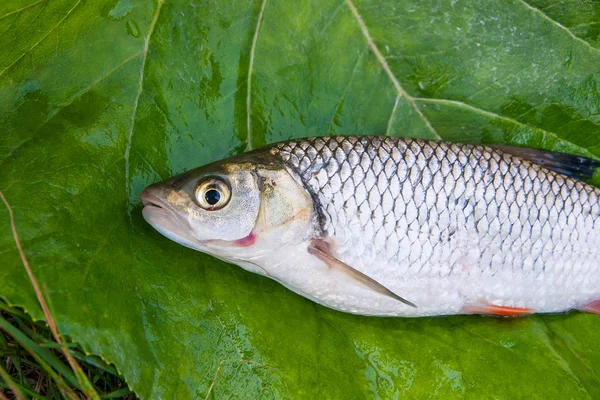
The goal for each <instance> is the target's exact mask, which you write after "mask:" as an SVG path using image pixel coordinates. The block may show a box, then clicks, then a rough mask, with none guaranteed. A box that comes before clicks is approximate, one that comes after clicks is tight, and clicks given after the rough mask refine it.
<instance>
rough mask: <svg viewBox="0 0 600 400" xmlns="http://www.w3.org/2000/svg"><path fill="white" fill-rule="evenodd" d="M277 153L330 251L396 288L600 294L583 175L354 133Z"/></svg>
mask: <svg viewBox="0 0 600 400" xmlns="http://www.w3.org/2000/svg"><path fill="white" fill-rule="evenodd" d="M270 151H271V153H272V154H274V155H277V156H279V157H281V159H282V160H283V161H284V163H285V164H286V166H287V167H288V168H289V169H290V170H291V171H292V172H293V173H294V174H296V176H297V177H298V178H299V180H300V181H301V182H302V184H303V185H305V186H306V187H307V189H309V190H310V191H311V192H312V193H313V194H314V196H316V198H317V199H318V201H317V205H316V206H317V207H318V208H319V210H318V211H319V213H320V215H321V216H322V218H321V221H320V229H321V232H320V234H321V236H322V237H323V238H325V239H328V240H330V241H331V242H332V243H333V244H334V249H335V256H336V257H337V258H338V259H339V260H341V261H342V262H344V263H346V264H348V265H350V266H352V267H353V268H355V269H357V270H359V271H361V272H362V273H364V274H366V275H368V276H369V277H371V278H373V279H375V280H376V281H377V282H380V283H381V284H383V285H384V286H386V287H391V288H398V290H399V293H402V294H403V293H405V292H407V291H408V292H411V288H412V289H415V285H417V289H420V288H421V287H422V288H423V289H426V290H434V288H432V287H430V286H431V285H432V284H436V283H438V282H439V279H446V280H447V282H446V283H447V285H446V288H445V289H444V290H446V291H454V292H458V293H459V296H458V297H459V298H460V299H463V300H464V301H467V302H468V301H473V302H476V301H487V302H492V301H495V302H499V303H501V304H502V305H504V306H513V307H525V306H526V307H530V308H534V309H536V310H540V311H546V312H549V311H556V310H559V311H560V310H564V309H566V308H576V307H580V306H582V304H583V303H582V302H585V301H590V300H593V296H597V297H600V296H599V295H600V293H599V292H600V263H598V262H597V260H598V257H600V226H599V225H600V223H599V222H598V216H599V215H600V207H599V205H598V198H599V195H600V192H599V190H598V189H596V188H594V187H592V186H590V185H587V184H585V183H583V182H581V181H577V180H574V179H571V178H568V177H566V176H563V175H561V174H558V173H555V172H553V171H550V170H547V169H545V168H543V167H541V166H539V165H537V164H534V163H532V162H530V161H528V160H525V159H522V158H520V157H518V156H514V155H511V154H508V153H506V152H505V151H503V150H501V149H494V148H490V147H486V146H481V145H467V144H452V143H444V142H430V141H424V140H417V139H399V138H380V137H351V136H350V137H325V138H311V139H302V140H296V141H294V140H292V141H288V142H283V143H280V144H276V145H275V146H274V147H272V148H271V150H270ZM432 278H435V279H432ZM565 282H566V283H567V285H565ZM478 283H481V284H478ZM484 283H485V284H484ZM411 285H412V286H411ZM419 285H420V286H419ZM412 291H413V292H414V290H412ZM542 292H543V293H544V294H545V295H543V296H540V295H539V294H540V293H542ZM455 294H456V293H441V295H440V296H441V297H442V298H444V297H447V299H448V301H449V302H452V301H455V302H456V301H457V300H456V299H457V296H455ZM407 298H408V297H407ZM409 299H410V298H409ZM458 306H464V304H457V305H456V307H458ZM449 307H450V308H452V307H451V306H449ZM424 310H425V311H423V310H422V311H421V312H422V313H427V311H426V310H427V306H425V308H424ZM454 311H456V312H458V311H460V310H454Z"/></svg>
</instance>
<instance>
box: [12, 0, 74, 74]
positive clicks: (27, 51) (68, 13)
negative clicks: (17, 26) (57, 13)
mask: <svg viewBox="0 0 600 400" xmlns="http://www.w3.org/2000/svg"><path fill="white" fill-rule="evenodd" d="M80 3H81V0H77V3H75V5H74V6H73V7H72V8H71V9H70V10H69V11H68V12H67V13H66V14H65V16H64V17H62V19H61V20H60V21H58V23H57V24H56V25H54V26H53V27H52V29H50V30H49V31H48V32H47V33H46V34H45V35H44V36H42V38H41V39H40V40H38V41H37V42H36V43H35V44H34V45H33V46H31V47H30V48H29V49H27V50H26V51H25V52H24V53H23V54H21V55H20V56H19V57H17V58H16V59H15V60H14V61H13V62H12V63H10V64H9V65H8V66H6V67H5V68H4V69H3V70H2V71H0V76H2V74H4V73H5V72H6V71H7V70H8V69H10V67H12V66H13V65H15V64H16V63H17V62H18V61H19V60H20V59H21V58H23V57H25V55H27V54H28V53H29V52H30V51H31V50H33V49H34V48H35V47H36V46H37V45H39V44H40V43H42V42H43V41H44V39H46V38H47V37H48V35H50V34H51V33H52V32H53V31H54V30H55V29H56V28H58V26H59V25H60V24H62V23H63V22H64V21H65V20H66V19H67V17H68V16H69V15H71V13H72V12H73V10H74V9H75V8H77V6H78V5H79V4H80Z"/></svg>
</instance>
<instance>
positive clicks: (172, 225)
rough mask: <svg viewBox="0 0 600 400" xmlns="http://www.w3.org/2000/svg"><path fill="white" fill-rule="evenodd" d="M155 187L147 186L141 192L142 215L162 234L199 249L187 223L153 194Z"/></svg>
mask: <svg viewBox="0 0 600 400" xmlns="http://www.w3.org/2000/svg"><path fill="white" fill-rule="evenodd" d="M155 190H156V189H155V188H154V187H152V186H149V187H147V188H146V189H144V191H143V192H142V194H141V196H140V197H141V200H142V204H143V205H144V208H143V209H142V216H143V217H144V219H145V220H146V222H148V223H149V224H150V225H151V226H152V227H153V228H154V229H156V230H157V231H158V232H159V233H160V234H162V235H163V236H165V237H167V238H169V239H171V240H173V241H174V242H177V243H179V244H181V245H183V246H186V247H190V248H192V249H196V250H198V249H199V244H200V241H199V240H197V239H196V238H195V237H194V236H193V235H192V234H191V228H190V226H189V224H188V223H187V222H186V221H184V220H182V218H181V217H180V216H179V215H178V214H177V211H176V210H174V209H173V207H171V205H169V204H168V203H167V202H165V201H164V200H162V199H161V198H160V197H158V196H157V195H155V194H154V193H153V192H155Z"/></svg>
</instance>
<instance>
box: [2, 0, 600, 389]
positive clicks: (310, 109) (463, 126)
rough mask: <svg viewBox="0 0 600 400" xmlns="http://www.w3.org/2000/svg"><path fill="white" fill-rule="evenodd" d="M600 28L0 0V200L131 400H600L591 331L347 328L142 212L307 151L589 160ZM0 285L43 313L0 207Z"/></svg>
mask: <svg viewBox="0 0 600 400" xmlns="http://www.w3.org/2000/svg"><path fill="white" fill-rule="evenodd" d="M261 9H262V13H261ZM599 17H600V11H599V9H598V6H597V4H596V3H595V2H593V1H585V0H572V1H567V2H558V1H555V2H553V1H546V0H535V1H531V0H529V1H524V0H514V1H503V2H496V1H460V0H458V1H457V0H453V1H437V0H436V1H410V0H402V1H378V2H374V1H356V0H352V1H350V0H347V1H341V0H336V1H329V0H325V1H318V2H317V1H315V2H313V3H310V2H283V1H275V0H270V1H268V2H266V0H253V1H244V2H237V1H236V2H234V1H229V2H227V1H219V2H196V1H179V0H165V1H164V2H163V1H162V0H159V1H154V2H152V1H147V0H144V1H142V0H107V1H105V2H95V1H86V0H37V1H36V0H8V1H4V2H2V3H1V4H0V49H1V50H0V190H2V191H3V192H4V194H5V196H6V197H7V198H8V200H9V201H10V202H11V204H12V207H13V210H14V213H15V217H16V223H17V227H18V230H19V233H20V236H21V239H22V242H23V246H24V250H25V253H26V255H27V257H28V259H29V261H30V264H31V265H32V268H33V269H34V272H35V274H36V275H37V277H38V280H39V281H40V282H41V284H42V286H43V287H44V288H45V289H44V290H45V291H46V292H47V295H48V298H49V302H50V305H51V308H52V310H53V312H54V315H55V316H56V319H57V320H58V322H59V325H60V329H61V331H62V332H63V333H64V334H67V335H69V336H70V337H72V338H73V339H75V340H77V341H78V342H80V343H81V344H82V346H83V347H84V348H85V349H87V350H88V351H89V352H92V353H96V354H99V355H101V356H102V357H103V358H105V359H106V360H108V361H110V362H112V363H114V364H115V365H116V366H117V367H118V369H119V370H120V371H121V372H122V374H123V375H124V376H125V377H126V379H127V380H128V382H129V384H130V385H131V386H132V387H133V388H134V389H135V391H136V392H137V393H138V394H139V395H141V396H142V397H144V398H147V397H165V398H173V397H174V396H178V397H183V398H188V397H199V398H204V397H205V396H206V394H207V392H208V391H209V388H210V387H211V383H212V382H213V379H214V378H215V376H216V372H217V368H218V366H219V364H220V363H222V364H221V369H220V370H219V373H218V375H217V376H216V380H214V387H212V389H211V392H210V396H211V397H214V398H239V397H245V398H257V397H262V398H312V397H318V398H356V397H361V398H362V397H378V398H399V397H406V398H422V397H441V398H449V397H461V398H463V397H467V398H522V397H527V398H557V397H559V396H560V397H561V398H565V397H569V398H578V399H579V398H583V399H585V398H598V397H599V396H600V378H599V376H598V375H599V374H600V371H599V370H598V365H600V348H598V346H597V342H598V332H599V331H600V319H599V318H598V317H597V316H593V315H586V314H580V313H572V314H569V315H553V316H532V317H527V318H521V319H515V320H506V319H496V318H485V317H479V316H473V317H465V316H463V317H450V318H428V319H378V318H364V317H357V316H352V315H345V314H342V313H339V312H335V311H332V310H329V309H326V308H324V307H321V306H318V305H316V304H314V303H311V302H310V301H308V300H306V299H304V298H301V297H299V296H297V295H295V294H293V293H291V292H290V291H288V290H286V289H284V288H283V287H282V286H280V285H279V284H277V283H275V282H272V281H270V280H268V279H265V278H262V277H259V276H256V275H252V274H250V273H247V272H245V271H243V270H241V269H240V268H239V267H235V266H231V265H227V264H225V263H223V262H220V261H217V260H216V259H214V258H211V257H209V256H206V255H203V254H200V253H197V252H194V251H192V250H189V249H185V248H183V247H181V246H179V245H177V244H175V243H173V242H171V241H169V240H167V239H165V238H164V237H162V236H160V235H159V234H158V233H157V232H155V231H154V230H153V229H152V228H151V227H150V226H149V225H147V224H146V223H145V222H144V221H143V219H142V218H141V214H140V209H141V207H140V203H139V200H138V199H139V193H140V192H141V190H142V189H143V188H144V187H145V186H146V185H148V184H150V183H152V182H155V181H157V180H161V179H164V178H167V177H168V176H171V175H173V174H176V173H179V172H182V171H184V170H186V169H189V168H193V167H196V166H199V165H202V164H205V163H208V162H210V161H214V160H217V159H219V158H222V157H225V156H228V155H233V154H237V153H239V152H242V151H244V150H245V149H247V148H256V147H259V146H261V145H263V144H265V143H271V142H274V141H278V140H283V139H288V138H293V137H301V136H309V135H324V134H388V135H396V136H415V137H426V138H443V139H446V140H454V141H467V142H486V143H505V144H516V145H529V146H533V147H539V148H545V149H549V150H559V151H568V152H573V153H577V154H583V155H588V156H596V157H600V130H599V126H600V118H599V115H600V94H599V91H598V84H599V81H600V39H599V38H600V31H599V26H600V25H599V24H598V21H599ZM258 28H260V29H259V30H258V32H257V29H258ZM0 282H1V284H0V296H1V297H3V298H5V299H7V300H8V301H9V302H10V303H12V304H17V305H20V306H23V307H25V308H26V309H27V310H28V311H29V312H30V313H31V314H32V315H34V316H35V317H37V318H41V316H42V313H41V310H40V308H39V306H38V304H37V302H36V298H35V295H34V293H33V291H32V289H31V285H30V283H29V281H28V278H27V276H26V274H25V271H24V269H23V268H22V264H21V261H20V259H19V254H18V252H17V250H16V247H15V244H14V242H13V239H12V236H11V233H10V224H9V218H8V212H7V211H6V210H5V209H3V210H0ZM223 360H225V361H223Z"/></svg>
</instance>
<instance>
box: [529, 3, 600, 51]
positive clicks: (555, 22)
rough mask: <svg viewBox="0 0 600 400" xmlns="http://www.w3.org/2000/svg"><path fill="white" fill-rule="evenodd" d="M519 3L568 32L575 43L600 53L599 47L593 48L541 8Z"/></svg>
mask: <svg viewBox="0 0 600 400" xmlns="http://www.w3.org/2000/svg"><path fill="white" fill-rule="evenodd" d="M518 2H519V3H521V4H523V5H524V6H525V7H527V9H529V10H530V11H532V12H534V13H536V14H538V15H539V16H541V17H542V18H543V19H545V20H546V21H548V22H550V23H551V24H553V25H556V26H557V27H559V28H560V29H562V30H563V31H565V32H567V34H568V35H569V36H571V37H572V38H573V39H575V41H577V42H580V43H583V44H584V45H585V46H587V47H588V48H590V49H591V50H593V51H596V52H600V49H598V48H597V47H594V46H592V45H591V44H590V43H588V42H586V41H585V40H583V39H582V38H580V37H578V36H575V34H573V32H571V30H570V29H569V28H567V27H566V26H564V25H563V24H561V23H560V22H558V21H555V20H553V19H552V18H550V17H549V16H548V15H547V14H546V13H544V12H543V11H542V10H540V9H539V8H537V7H534V6H532V5H530V4H529V3H527V2H526V1H525V0H518Z"/></svg>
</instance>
